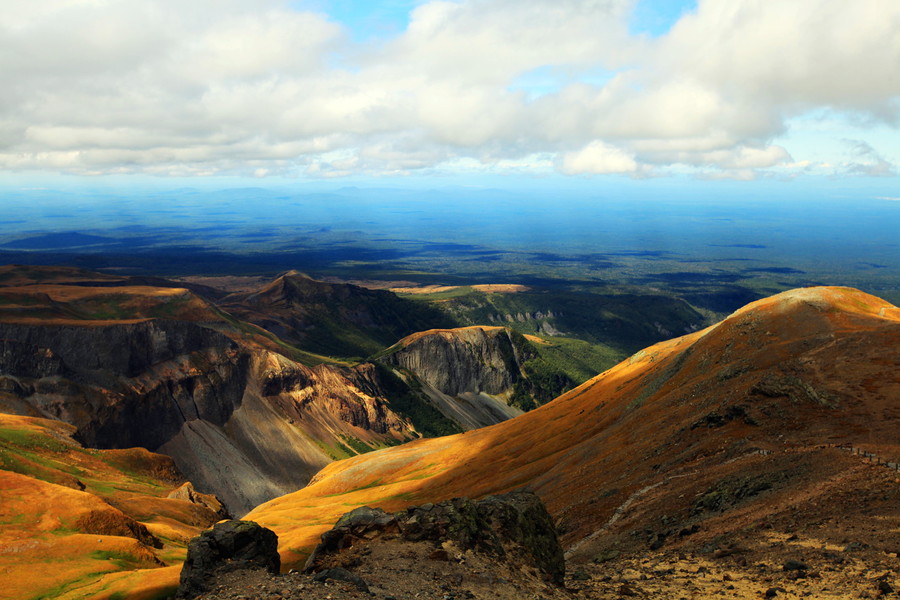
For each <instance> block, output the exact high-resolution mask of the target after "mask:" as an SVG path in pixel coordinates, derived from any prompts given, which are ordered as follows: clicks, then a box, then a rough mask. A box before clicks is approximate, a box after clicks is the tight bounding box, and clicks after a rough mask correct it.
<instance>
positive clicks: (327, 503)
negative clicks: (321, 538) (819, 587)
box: [247, 288, 900, 566]
mask: <svg viewBox="0 0 900 600" xmlns="http://www.w3.org/2000/svg"><path fill="white" fill-rule="evenodd" d="M898 348H900V311H898V309H897V308H896V307H894V306H892V305H890V304H888V303H887V302H884V301H882V300H880V299H878V298H875V297H873V296H870V295H867V294H864V293H862V292H859V291H857V290H853V289H849V288H809V289H800V290H794V291H790V292H785V293H783V294H779V295H777V296H774V297H771V298H767V299H764V300H760V301H758V302H755V303H753V304H750V305H748V306H747V307H745V308H743V309H741V310H739V311H737V312H736V313H734V314H733V315H731V316H730V317H729V318H727V319H726V320H724V321H723V322H721V323H719V324H717V325H715V326H713V327H710V328H708V329H706V330H703V331H699V332H696V333H693V334H689V335H687V336H684V337H681V338H677V339H674V340H671V341H667V342H663V343H660V344H656V345H654V346H651V347H649V348H647V349H646V350H643V351H641V352H638V353H637V354H635V355H634V356H632V357H631V358H630V359H628V360H626V361H624V362H622V363H620V364H619V365H617V366H615V367H614V368H612V369H610V370H608V371H606V372H604V373H603V374H601V375H599V376H597V377H596V378H594V379H592V380H590V381H588V382H587V383H585V384H584V385H582V386H580V387H578V388H576V389H574V390H572V391H571V392H568V393H567V394H565V395H563V396H561V397H560V398H558V399H557V400H555V401H553V402H551V403H549V404H547V405H545V406H543V407H540V408H538V409H537V410H534V411H532V412H529V413H527V414H525V415H523V416H521V417H518V418H516V419H513V420H511V421H506V422H503V423H500V424H498V425H495V426H493V427H489V428H485V429H482V430H476V431H471V432H467V433H465V434H461V435H456V436H452V437H447V438H440V439H432V440H419V441H416V442H412V443H410V444H406V445H404V446H402V447H399V448H391V449H388V450H384V451H380V452H376V453H372V454H368V455H365V456H360V457H355V458H352V459H348V460H345V461H341V462H338V463H333V464H331V465H329V466H328V467H326V468H325V469H323V470H322V471H321V472H320V473H319V474H318V475H317V476H316V477H315V478H314V480H313V482H312V483H311V484H310V485H309V486H308V487H306V488H305V489H302V490H300V491H298V492H296V493H294V494H290V495H287V496H284V497H281V498H277V499H275V500H272V501H270V502H268V503H266V504H264V505H262V506H260V507H258V508H257V509H256V510H254V511H253V512H252V513H250V515H248V517H247V518H250V519H253V520H257V521H259V522H260V523H262V524H263V525H266V526H269V527H272V528H274V529H275V530H276V531H277V533H278V534H279V537H280V540H281V542H280V547H281V549H282V553H283V556H284V558H285V560H286V564H287V565H288V566H289V565H292V564H294V563H296V562H298V561H302V560H303V559H304V557H305V554H306V553H307V552H308V550H309V549H310V547H311V546H312V545H313V544H314V543H315V542H316V540H317V537H318V535H319V534H320V533H321V532H322V531H323V530H324V529H326V528H327V527H328V526H329V525H330V524H332V523H333V522H334V521H335V520H336V519H337V518H338V516H339V515H340V514H342V513H343V512H345V511H347V510H349V509H350V508H352V507H354V506H358V505H363V504H369V505H376V506H382V507H384V508H385V509H388V510H393V509H397V508H400V507H402V506H406V505H409V504H417V503H422V502H427V501H437V500H440V499H444V498H450V497H454V496H480V495H484V494H489V493H496V492H503V491H506V490H510V489H514V488H520V487H528V488H530V489H533V490H535V491H536V492H537V493H538V494H539V495H540V496H541V497H542V498H543V499H544V500H545V502H546V503H547V504H548V507H549V509H550V511H551V513H552V514H553V515H554V517H555V518H556V519H557V523H558V526H559V527H560V529H561V531H562V533H563V540H564V544H565V545H566V546H567V547H569V548H570V549H571V548H574V547H577V546H578V545H580V544H582V542H583V541H584V540H590V539H591V536H592V535H593V536H596V534H597V532H598V531H599V530H600V529H602V528H604V527H609V528H611V529H614V528H613V523H614V522H615V521H616V519H617V514H616V510H617V508H618V509H619V510H622V508H621V507H623V506H627V505H628V503H629V501H630V499H634V498H637V497H638V496H639V495H640V494H641V493H643V491H646V490H649V489H654V486H662V487H658V489H657V490H656V491H657V492H658V493H660V494H661V493H663V492H664V491H665V490H669V489H671V488H673V487H675V486H676V484H678V485H683V486H688V487H686V488H685V489H683V490H680V492H681V497H684V498H687V499H685V500H679V499H678V498H679V496H678V495H674V496H672V497H671V498H663V500H664V501H665V502H668V506H669V508H670V510H672V511H675V510H676V508H678V506H680V505H679V502H681V503H682V504H683V503H687V504H686V505H685V506H686V508H685V507H682V508H684V510H682V512H683V513H684V515H685V516H684V518H685V519H688V518H694V517H692V516H691V515H693V514H694V513H693V512H691V510H688V509H690V502H691V501H693V499H694V497H696V496H697V495H698V494H702V493H703V491H704V489H706V488H704V487H699V488H697V487H695V488H690V486H691V485H695V486H709V485H713V484H714V483H715V481H714V480H711V479H709V478H705V477H706V475H705V474H707V473H712V474H714V475H715V477H727V476H731V475H733V474H734V473H736V472H743V471H741V469H744V468H745V467H746V472H747V473H751V472H752V473H765V472H767V471H768V470H769V469H771V468H778V469H782V470H785V469H787V468H788V467H785V466H784V464H791V463H792V461H793V462H794V463H796V462H797V460H796V459H795V458H794V457H793V456H794V455H793V454H789V453H791V452H803V451H806V450H808V449H809V450H815V451H817V452H822V453H826V454H827V453H830V454H827V456H825V455H824V454H823V457H822V459H821V460H819V459H817V460H818V462H816V465H814V466H815V469H814V468H812V467H810V469H811V470H809V471H808V473H806V474H804V475H803V477H800V476H798V477H794V478H791V477H788V476H787V475H786V476H785V477H786V479H785V481H786V483H778V482H776V483H774V484H767V485H770V487H772V486H774V489H776V490H777V489H778V486H779V485H782V486H794V485H800V484H801V483H800V482H801V480H802V481H807V480H809V481H813V480H815V478H816V477H819V476H820V475H819V474H820V471H819V470H816V469H820V468H821V467H822V465H823V464H826V463H828V464H827V465H826V466H829V468H830V467H831V465H832V464H836V461H838V460H839V459H838V458H835V456H836V455H837V454H840V452H839V451H838V450H836V449H834V448H833V447H834V446H836V445H838V444H845V443H846V444H852V445H854V446H858V447H864V448H870V449H872V450H873V451H875V450H877V452H878V453H879V455H880V456H884V457H885V458H887V459H891V460H895V461H896V460H898V459H900V447H898V443H900V442H898V440H897V437H896V431H898V427H900V381H898V373H900V368H898V367H900V360H898ZM835 453H837V454H835ZM815 456H818V455H815ZM841 460H843V459H841ZM782 463H784V464H782ZM717 469H718V470H717ZM820 470H821V469H820ZM779 472H781V471H779ZM785 472H787V471H786V470H785ZM712 476H713V475H710V477H712ZM804 478H805V479H804ZM663 484H667V485H663ZM804 485H805V484H804ZM785 489H787V488H785ZM791 489H793V488H791ZM648 493H649V492H648ZM678 510H681V508H678ZM679 514H680V513H679ZM704 514H705V513H704ZM713 516H715V515H708V517H709V518H710V519H712V517H713ZM697 518H698V519H702V518H707V517H704V516H703V515H700V517H697ZM637 526H639V525H635V527H637Z"/></svg>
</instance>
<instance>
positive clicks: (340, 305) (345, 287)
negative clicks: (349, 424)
mask: <svg viewBox="0 0 900 600" xmlns="http://www.w3.org/2000/svg"><path fill="white" fill-rule="evenodd" d="M221 306H222V307H223V308H224V309H225V310H227V311H228V312H229V313H231V314H233V315H234V316H236V317H238V318H240V319H242V320H244V321H247V322H250V323H254V324H256V325H258V326H260V327H262V328H263V329H265V330H267V331H270V332H272V333H274V334H275V335H277V336H278V337H279V338H281V339H283V340H285V341H287V342H289V343H291V344H294V345H296V346H297V347H299V348H302V349H304V350H307V351H310V352H314V353H317V354H323V355H328V356H355V357H365V356H368V355H370V354H374V353H375V352H378V351H379V350H382V349H383V348H386V347H387V346H390V345H391V344H393V343H394V342H395V341H397V340H398V339H399V338H401V337H403V336H405V335H409V334H411V333H414V332H416V331H422V330H425V329H431V328H434V327H452V326H453V322H452V321H451V320H450V319H449V317H447V316H446V315H445V314H444V313H442V312H440V311H439V310H437V309H435V308H433V307H430V306H427V305H423V304H421V303H417V302H413V301H410V300H406V299H403V298H400V297H398V296H397V295H395V294H393V293H392V292H388V291H385V290H370V289H367V288H363V287H359V286H356V285H352V284H344V283H325V282H322V281H316V280H314V279H311V278H309V277H307V276H305V275H302V274H300V273H297V272H295V271H291V272H289V273H286V274H285V275H282V276H281V277H278V278H277V279H275V280H274V281H273V282H271V283H270V284H268V285H266V286H264V287H263V288H262V289H260V290H258V291H256V292H251V293H239V294H232V295H230V296H228V297H226V298H224V299H223V300H222V303H221Z"/></svg>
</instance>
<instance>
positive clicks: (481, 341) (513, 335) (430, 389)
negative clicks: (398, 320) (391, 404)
mask: <svg viewBox="0 0 900 600" xmlns="http://www.w3.org/2000/svg"><path fill="white" fill-rule="evenodd" d="M533 339H536V338H533ZM378 360H379V361H381V362H382V363H384V364H386V365H390V366H391V367H393V368H394V369H396V370H397V371H398V372H399V373H400V374H401V375H402V376H403V377H404V378H405V379H407V380H408V381H409V382H410V385H411V387H414V388H417V389H419V390H420V391H421V393H422V394H423V395H424V396H425V398H426V399H427V400H426V401H428V402H430V403H431V404H432V405H433V406H434V407H436V408H437V409H438V410H439V411H440V412H441V413H442V414H443V415H444V416H445V417H446V418H448V419H450V420H451V421H453V422H454V423H456V424H457V425H459V426H460V427H461V428H462V429H464V430H467V429H476V428H478V427H484V426H487V425H493V424H495V423H499V422H500V421H505V420H506V419H509V418H511V417H514V416H517V415H520V414H522V411H523V410H529V409H531V408H534V407H536V406H538V405H540V404H543V402H545V401H546V400H549V399H551V398H553V397H555V395H556V394H555V393H552V392H562V391H563V390H565V389H568V388H570V387H572V386H573V385H574V383H573V382H572V381H571V380H570V379H569V378H568V376H567V375H565V374H564V373H562V372H555V371H554V370H553V369H552V368H549V369H546V368H545V369H544V370H546V371H547V373H549V377H550V379H551V380H552V381H551V382H549V383H550V385H547V384H548V382H542V383H541V384H540V385H538V384H535V383H534V382H533V381H532V380H531V379H530V378H529V376H528V373H527V372H528V369H529V368H530V364H531V363H539V362H540V361H541V359H540V356H539V353H538V352H537V350H536V349H535V347H534V345H533V343H532V342H531V341H529V340H528V339H526V338H525V337H524V336H522V335H521V334H519V333H517V332H515V331H513V330H511V329H508V328H504V327H477V326H473V327H462V328H459V329H433V330H430V331H424V332H421V333H416V334H413V335H411V336H408V337H406V338H404V339H402V340H400V342H398V343H397V344H395V345H394V346H392V347H391V348H390V349H389V350H388V351H387V352H386V353H385V354H384V355H383V356H381V357H379V358H378ZM544 366H545V365H544ZM542 387H545V388H546V387H552V388H554V389H553V390H552V392H551V390H548V389H540V388H542Z"/></svg>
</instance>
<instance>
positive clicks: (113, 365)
mask: <svg viewBox="0 0 900 600" xmlns="http://www.w3.org/2000/svg"><path fill="white" fill-rule="evenodd" d="M217 329H218V330H217ZM223 331H224V332H226V333H228V332H229V331H230V330H229V329H228V327H227V326H226V324H224V323H210V324H205V323H193V322H189V321H168V320H152V319H151V320H143V321H139V322H110V323H104V324H91V325H82V324H78V323H72V322H70V323H52V322H51V323H41V324H23V323H0V339H2V342H0V401H2V402H3V406H4V407H6V410H12V411H13V412H19V413H22V414H31V415H35V416H37V415H40V416H43V417H49V418H54V419H58V420H61V421H65V422H67V423H70V424H72V425H74V426H75V427H76V428H77V431H76V434H75V435H76V438H77V439H78V440H79V441H80V442H82V443H84V444H85V445H87V446H92V447H95V448H128V447H134V446H140V447H144V448H147V449H149V450H153V451H160V452H164V453H167V454H169V455H171V456H172V457H173V458H174V459H175V462H176V464H177V466H178V468H179V470H180V471H181V472H182V473H183V474H184V475H185V476H186V477H187V478H188V479H190V480H191V481H193V482H194V484H195V485H196V486H197V487H198V489H199V490H202V491H203V492H208V493H214V494H216V495H217V496H218V497H219V498H220V499H221V500H222V502H223V503H224V504H225V505H226V507H227V509H228V511H229V512H231V513H232V514H243V513H245V512H246V511H248V510H250V509H251V508H252V507H253V506H255V505H257V504H259V503H261V502H264V501H266V500H269V499H271V498H273V497H275V496H278V495H281V494H284V493H287V492H290V491H294V490H296V489H297V488H299V487H302V486H303V485H305V484H306V482H307V481H308V480H309V478H310V477H312V475H313V474H314V473H315V472H316V471H318V470H319V469H320V468H321V467H323V466H324V465H325V464H327V463H328V462H330V461H331V460H333V459H335V458H343V457H346V456H350V455H353V454H355V453H357V452H362V451H365V450H368V449H374V448H376V447H380V446H383V445H388V444H395V443H397V442H399V441H403V440H406V439H411V438H414V437H417V434H416V432H415V430H414V429H413V428H412V426H411V425H410V423H409V422H408V421H407V420H406V419H404V418H402V417H400V416H398V415H397V414H396V413H395V412H394V411H393V410H391V407H390V404H389V402H388V400H387V399H386V398H384V397H383V395H382V392H380V390H379V382H378V378H377V376H376V374H375V373H374V367H373V366H372V365H361V366H358V367H353V368H351V367H337V366H332V365H318V366H316V367H307V366H304V365H301V364H299V363H296V362H294V361H292V360H290V359H288V358H286V357H284V356H282V355H280V354H276V353H274V352H271V351H269V350H265V349H263V348H260V347H258V346H256V345H252V344H245V343H243V341H236V340H241V338H240V336H239V335H235V336H234V337H235V339H232V338H231V337H229V336H228V335H226V333H223ZM232 333H233V332H232Z"/></svg>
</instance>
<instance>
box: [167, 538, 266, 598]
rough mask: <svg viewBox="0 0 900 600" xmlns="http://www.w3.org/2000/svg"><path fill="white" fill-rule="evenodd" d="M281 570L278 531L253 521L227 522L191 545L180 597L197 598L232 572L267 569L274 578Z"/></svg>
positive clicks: (193, 540)
mask: <svg viewBox="0 0 900 600" xmlns="http://www.w3.org/2000/svg"><path fill="white" fill-rule="evenodd" d="M280 568H281V557H279V555H278V536H277V535H275V532H274V531H272V530H271V529H266V528H265V527H262V526H260V525H258V524H257V523H254V522H253V521H223V522H221V523H217V524H216V525H215V526H214V527H213V528H212V529H209V530H207V531H204V532H203V533H202V534H200V535H199V536H198V537H195V538H194V539H192V540H191V541H190V543H189V544H188V553H187V559H186V560H185V561H184V566H183V567H182V568H181V580H180V585H179V586H178V593H177V597H178V598H195V597H197V596H198V595H200V594H203V593H204V592H207V591H209V589H210V586H211V583H213V582H214V581H215V579H216V577H217V576H219V575H220V574H222V573H226V572H229V571H236V570H239V569H265V570H267V571H268V572H269V573H272V574H273V575H274V574H277V573H278V572H279V570H280Z"/></svg>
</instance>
